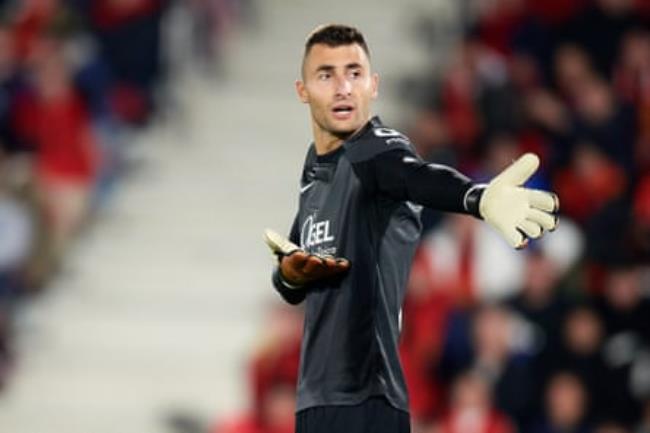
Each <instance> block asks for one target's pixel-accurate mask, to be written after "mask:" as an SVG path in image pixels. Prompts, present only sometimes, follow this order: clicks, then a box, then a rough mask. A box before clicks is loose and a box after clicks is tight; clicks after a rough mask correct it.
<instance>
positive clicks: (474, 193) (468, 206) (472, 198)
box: [463, 183, 487, 219]
mask: <svg viewBox="0 0 650 433" xmlns="http://www.w3.org/2000/svg"><path fill="white" fill-rule="evenodd" d="M485 188H487V185H486V184H483V183H479V184H476V185H474V186H472V187H471V188H470V189H468V190H467V192H465V196H464V197H463V207H464V208H465V211H466V212H467V213H468V214H470V215H474V216H475V217H477V218H481V219H482V216H481V212H480V211H479V203H480V202H481V197H482V196H483V192H484V191H485Z"/></svg>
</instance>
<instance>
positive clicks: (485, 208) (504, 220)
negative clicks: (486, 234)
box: [479, 153, 560, 249]
mask: <svg viewBox="0 0 650 433" xmlns="http://www.w3.org/2000/svg"><path fill="white" fill-rule="evenodd" d="M538 167H539V158H538V157H537V155H534V154H532V153H527V154H525V155H523V156H521V157H520V158H519V159H518V160H517V161H515V162H514V163H512V164H511V165H510V166H509V167H507V168H506V169H505V170H503V171H502V172H501V173H500V174H499V175H497V176H496V177H495V178H494V179H492V181H491V182H490V183H489V184H488V185H487V187H486V188H485V190H484V191H483V194H482V195H481V199H480V202H479V213H480V215H481V217H483V219H484V220H485V221H486V222H487V223H488V224H490V225H491V226H492V227H494V228H495V229H496V230H497V231H498V232H499V233H500V234H501V235H502V236H503V237H504V238H505V240H506V241H507V242H508V243H509V244H510V245H511V246H512V247H513V248H517V249H520V248H524V247H525V246H526V245H527V244H528V238H531V239H536V238H538V237H540V236H541V235H542V234H543V233H544V231H552V230H555V228H556V227H557V224H558V217H557V215H556V214H555V213H556V212H557V211H558V209H559V207H560V202H559V199H558V196H557V195H556V194H553V193H549V192H546V191H540V190H534V189H529V188H524V187H522V186H521V185H523V184H524V182H526V180H528V178H529V177H530V176H531V175H532V174H533V173H534V172H535V171H536V170H537V168H538Z"/></svg>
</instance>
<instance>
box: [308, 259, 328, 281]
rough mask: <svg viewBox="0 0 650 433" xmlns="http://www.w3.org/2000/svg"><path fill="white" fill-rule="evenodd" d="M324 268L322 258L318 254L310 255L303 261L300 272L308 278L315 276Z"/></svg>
mask: <svg viewBox="0 0 650 433" xmlns="http://www.w3.org/2000/svg"><path fill="white" fill-rule="evenodd" d="M324 269H325V264H324V263H323V259H321V258H320V257H318V256H315V255H310V256H309V257H308V258H307V260H306V261H305V266H304V267H303V268H302V273H303V274H304V275H305V276H308V277H310V278H315V277H318V275H320V273H321V272H322V271H323V270H324Z"/></svg>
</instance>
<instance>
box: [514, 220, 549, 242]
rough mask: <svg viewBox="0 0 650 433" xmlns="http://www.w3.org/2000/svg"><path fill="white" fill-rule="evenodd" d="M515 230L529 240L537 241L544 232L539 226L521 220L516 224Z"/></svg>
mask: <svg viewBox="0 0 650 433" xmlns="http://www.w3.org/2000/svg"><path fill="white" fill-rule="evenodd" d="M517 228H518V229H519V230H521V231H522V232H524V234H525V235H526V236H528V237H529V238H531V239H537V238H538V237H540V236H541V235H542V233H543V232H544V231H543V230H542V227H541V226H540V225H539V224H537V223H535V222H533V221H530V220H523V221H522V222H520V223H519V224H517Z"/></svg>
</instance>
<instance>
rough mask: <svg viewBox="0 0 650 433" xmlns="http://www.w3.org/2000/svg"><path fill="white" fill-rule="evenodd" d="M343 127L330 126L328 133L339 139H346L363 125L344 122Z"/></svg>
mask: <svg viewBox="0 0 650 433" xmlns="http://www.w3.org/2000/svg"><path fill="white" fill-rule="evenodd" d="M345 123H346V124H345V125H336V124H334V125H332V128H331V129H330V132H331V133H332V134H333V135H335V136H336V137H339V138H346V137H348V136H350V135H352V134H354V133H355V132H357V131H358V130H359V128H361V127H362V126H363V125H364V123H362V122H345Z"/></svg>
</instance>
